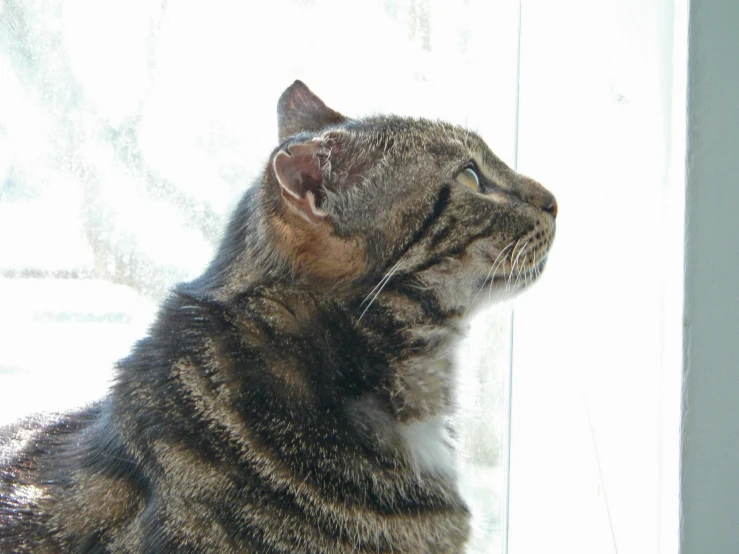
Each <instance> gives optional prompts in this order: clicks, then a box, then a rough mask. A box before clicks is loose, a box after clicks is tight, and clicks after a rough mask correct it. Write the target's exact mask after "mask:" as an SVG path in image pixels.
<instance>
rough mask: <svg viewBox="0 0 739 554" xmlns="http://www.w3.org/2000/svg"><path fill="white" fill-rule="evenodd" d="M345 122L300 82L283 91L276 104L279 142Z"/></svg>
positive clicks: (344, 119)
mask: <svg viewBox="0 0 739 554" xmlns="http://www.w3.org/2000/svg"><path fill="white" fill-rule="evenodd" d="M346 120H347V119H346V117H344V116H343V115H341V114H340V113H339V112H336V111H334V110H332V109H331V108H329V107H328V106H327V105H326V104H324V103H323V100H321V99H320V98H318V96H316V95H315V94H313V92H312V91H311V90H310V89H309V88H308V87H307V86H305V83H303V82H302V81H295V82H294V83H293V84H292V85H290V86H289V87H288V88H287V89H285V92H283V93H282V96H280V100H279V101H278V102H277V133H278V136H279V139H280V142H284V141H285V140H287V139H288V138H289V137H291V136H293V135H295V134H297V133H299V132H301V131H307V132H309V133H315V132H317V131H320V130H321V129H323V128H325V127H327V126H329V125H335V124H337V123H343V122H344V121H346Z"/></svg>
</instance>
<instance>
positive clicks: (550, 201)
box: [541, 192, 557, 218]
mask: <svg viewBox="0 0 739 554" xmlns="http://www.w3.org/2000/svg"><path fill="white" fill-rule="evenodd" d="M541 209H542V210H544V211H545V212H549V213H550V214H552V216H553V217H555V218H556V217H557V199H556V198H555V197H554V195H553V194H552V193H551V192H547V194H546V195H544V198H543V199H542V203H541Z"/></svg>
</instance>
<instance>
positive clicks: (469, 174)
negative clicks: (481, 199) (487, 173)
mask: <svg viewBox="0 0 739 554" xmlns="http://www.w3.org/2000/svg"><path fill="white" fill-rule="evenodd" d="M457 182H458V183H459V184H461V185H464V186H465V187H467V188H468V189H470V190H471V191H474V192H480V191H481V189H480V177H478V175H477V171H476V169H475V166H474V165H472V164H470V165H468V166H467V167H465V168H464V169H463V170H462V171H460V172H459V173H458V174H457Z"/></svg>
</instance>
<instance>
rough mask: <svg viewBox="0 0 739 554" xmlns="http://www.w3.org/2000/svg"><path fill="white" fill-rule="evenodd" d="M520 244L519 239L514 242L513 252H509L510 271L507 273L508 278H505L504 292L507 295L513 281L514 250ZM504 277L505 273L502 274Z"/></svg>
mask: <svg viewBox="0 0 739 554" xmlns="http://www.w3.org/2000/svg"><path fill="white" fill-rule="evenodd" d="M520 242H521V239H518V240H517V241H516V246H514V247H513V250H511V255H510V265H511V270H510V272H509V273H508V277H506V282H505V292H506V293H508V292H509V290H510V288H511V281H512V280H513V271H514V270H515V261H514V259H513V257H514V256H515V255H516V248H518V245H519V243H520ZM504 277H505V272H504Z"/></svg>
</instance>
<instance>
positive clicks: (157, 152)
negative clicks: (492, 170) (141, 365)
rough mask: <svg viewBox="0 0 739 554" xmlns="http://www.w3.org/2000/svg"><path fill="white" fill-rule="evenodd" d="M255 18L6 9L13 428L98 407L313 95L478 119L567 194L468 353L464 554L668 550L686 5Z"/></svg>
mask: <svg viewBox="0 0 739 554" xmlns="http://www.w3.org/2000/svg"><path fill="white" fill-rule="evenodd" d="M256 6H257V5H256V4H252V3H246V2H234V1H226V0H215V1H211V2H208V3H207V4H206V3H203V2H192V1H185V0H157V1H154V0H129V1H128V2H125V3H123V2H114V1H112V0H0V345H1V346H0V391H2V392H1V394H2V402H1V403H0V423H2V422H7V421H9V420H11V419H13V418H15V417H18V416H19V415H21V414H23V413H28V412H32V411H38V410H62V409H67V408H70V407H73V406H76V405H79V404H81V403H84V402H86V401H89V400H92V399H95V398H97V397H99V396H101V395H103V394H104V393H105V390H106V387H107V383H108V382H109V379H110V377H111V371H112V367H113V364H114V363H115V361H116V360H117V359H119V358H121V357H123V356H124V355H126V354H127V353H128V351H129V349H130V347H131V345H132V344H133V343H134V342H135V341H136V340H137V339H139V338H141V337H143V336H144V335H145V333H146V329H147V327H148V325H149V324H150V322H151V321H152V318H153V317H154V314H155V313H156V309H157V305H158V303H159V302H160V301H161V300H162V298H163V297H164V295H166V292H167V290H168V289H169V287H171V286H172V285H173V284H174V283H176V282H178V281H181V280H186V279H190V278H193V277H195V276H197V275H198V274H199V273H200V272H201V271H202V269H203V268H204V266H205V264H206V263H207V262H208V261H209V259H210V257H211V255H212V253H213V249H214V247H215V245H216V244H217V241H218V237H219V234H220V232H221V229H222V227H223V225H224V223H225V221H226V218H227V215H228V213H229V210H230V209H231V207H232V206H234V205H235V203H236V202H237V201H238V199H239V197H240V195H241V194H242V192H243V191H244V190H245V188H246V187H248V186H249V185H250V183H251V182H252V180H253V179H254V177H255V176H256V175H257V174H258V173H259V171H261V168H262V166H263V164H264V163H265V161H266V158H267V156H268V154H269V152H270V151H271V149H272V148H273V147H274V146H275V145H276V140H277V137H276V134H277V133H276V114H275V106H276V101H277V98H278V97H279V94H280V93H281V92H282V90H283V89H284V88H285V87H286V86H288V85H289V84H290V83H291V82H292V81H293V80H294V79H296V78H300V79H302V80H304V81H305V82H306V83H307V84H308V86H310V87H311V88H312V89H313V90H314V91H315V92H316V93H317V94H318V95H319V96H321V97H322V98H323V100H325V101H326V103H327V104H328V105H329V106H331V107H333V108H335V109H337V110H339V111H342V112H344V113H346V114H348V115H369V114H372V113H382V112H394V113H398V114H403V115H412V116H425V117H429V118H434V119H436V118H439V119H444V120H449V121H452V122H454V123H457V124H460V125H464V126H467V127H469V128H471V129H473V130H475V131H477V132H478V133H480V134H481V135H482V137H483V138H484V139H485V140H486V141H487V142H488V144H489V145H490V146H491V148H492V149H493V150H494V151H495V152H496V153H497V154H498V155H499V156H500V157H501V158H503V159H504V160H505V161H507V162H508V163H509V164H511V165H514V166H518V168H519V169H520V170H521V171H523V172H524V173H527V174H530V175H532V176H533V177H535V178H536V179H537V180H540V181H541V182H543V183H544V184H545V186H547V187H548V188H549V189H550V190H552V191H553V192H554V193H555V194H556V195H557V197H558V200H559V205H560V216H559V219H558V237H557V240H556V242H555V247H554V250H553V253H552V255H551V256H550V262H549V266H548V268H547V271H546V272H545V275H544V277H543V279H542V281H541V283H540V284H539V285H538V286H537V287H534V289H533V290H532V291H530V292H529V293H527V294H526V295H524V296H523V297H522V298H521V299H520V300H518V301H517V303H516V307H515V308H516V309H515V317H513V318H512V316H511V312H510V307H509V306H502V307H499V308H495V309H492V310H490V311H489V312H487V313H484V314H481V315H480V316H479V317H478V318H477V319H476V320H475V321H474V322H473V323H472V325H471V332H470V338H469V340H468V341H467V342H466V343H465V344H463V345H462V346H461V348H460V359H461V362H462V363H461V367H460V383H459V405H460V412H459V415H458V416H457V418H456V419H455V425H456V427H457V429H458V433H459V442H460V447H461V448H460V460H459V463H460V467H461V475H462V488H463V490H464V493H465V495H466V496H467V498H468V499H469V502H470V504H471V506H472V508H473V514H474V518H475V535H474V537H473V544H472V546H471V549H470V552H476V553H492V552H502V551H504V550H506V549H507V550H508V551H509V552H511V553H512V554H520V553H528V552H568V553H583V554H585V553H594V552H598V553H600V552H607V553H610V552H621V553H624V552H629V553H630V552H634V553H637V552H647V553H653V552H674V551H675V550H676V541H677V482H678V471H677V467H678V466H677V463H678V462H677V460H678V434H677V433H678V431H677V429H678V423H679V416H678V414H679V379H680V378H679V375H680V351H681V350H680V340H681V334H680V325H681V322H680V318H681V306H682V292H681V291H682V270H681V268H682V265H681V264H682V244H683V234H682V214H683V200H682V199H683V195H684V188H683V183H684V181H683V178H682V177H683V175H682V173H681V171H682V165H681V163H682V160H683V155H684V91H685V89H684V80H685V75H684V65H685V55H686V54H685V41H686V25H687V14H686V13H684V12H685V11H686V10H685V6H684V2H681V1H679V0H676V1H675V2H673V1H672V0H650V1H649V2H643V1H641V0H600V1H599V2H591V1H585V0H579V1H578V0H563V1H560V2H552V1H551V0H546V1H545V0H541V1H535V0H532V1H529V2H527V1H524V2H522V3H519V2H518V1H514V0H366V1H361V2H346V1H339V0H277V1H270V2H262V3H260V4H259V5H258V6H259V7H256ZM512 320H513V322H514V323H513V326H512V325H511V321H512ZM511 368H513V370H512V374H511V373H510V370H511ZM511 375H512V381H511ZM511 387H512V390H513V395H512V396H510V395H509V391H510V390H511ZM509 414H512V418H511V419H509ZM509 439H510V440H509ZM509 460H510V468H511V471H510V479H508V471H507V468H508V462H509ZM509 493H510V503H509V504H508V505H507V504H506V502H507V499H508V497H509Z"/></svg>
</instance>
